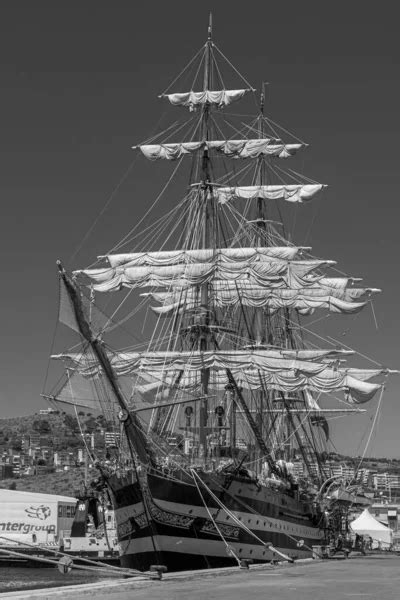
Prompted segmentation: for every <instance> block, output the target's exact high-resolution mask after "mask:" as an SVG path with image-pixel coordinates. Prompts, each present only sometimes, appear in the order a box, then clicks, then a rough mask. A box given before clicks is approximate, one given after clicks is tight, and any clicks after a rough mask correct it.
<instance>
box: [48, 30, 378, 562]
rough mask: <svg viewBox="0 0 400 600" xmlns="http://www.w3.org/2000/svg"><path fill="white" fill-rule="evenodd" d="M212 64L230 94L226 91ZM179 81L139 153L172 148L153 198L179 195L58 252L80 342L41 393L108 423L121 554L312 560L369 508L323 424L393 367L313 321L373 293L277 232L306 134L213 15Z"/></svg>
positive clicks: (152, 154)
mask: <svg viewBox="0 0 400 600" xmlns="http://www.w3.org/2000/svg"><path fill="white" fill-rule="evenodd" d="M224 69H226V70H227V71H229V77H231V78H233V77H234V78H236V81H238V82H239V87H238V84H237V83H236V88H234V89H227V88H226V86H225V83H224V77H225V75H224ZM189 75H190V76H191V77H192V79H191V81H189V80H188V77H189ZM183 80H185V81H189V84H188V88H187V89H189V91H187V92H179V93H177V92H176V91H175V90H172V91H171V90H170V89H167V90H166V91H165V92H164V93H163V94H162V95H161V100H162V101H163V102H167V103H168V102H169V103H170V104H172V105H173V106H174V107H178V108H177V109H176V110H178V111H180V112H179V115H178V120H177V121H174V122H173V124H172V125H170V126H168V127H167V128H165V129H164V130H163V131H162V132H160V133H158V134H157V135H156V136H155V137H153V138H152V139H150V140H147V141H146V142H145V143H142V144H139V145H137V146H134V151H135V152H137V153H138V154H139V156H140V155H143V157H144V158H145V159H149V160H151V161H159V160H166V161H175V168H174V169H173V172H172V174H171V173H169V175H168V181H167V184H165V185H164V187H163V190H162V192H163V193H165V192H166V190H169V189H173V190H174V194H175V195H176V197H178V195H179V194H181V195H182V200H181V201H179V202H178V203H177V204H176V205H174V207H173V208H172V210H170V211H169V212H167V213H166V214H165V215H163V216H162V217H161V218H160V217H159V218H158V219H155V221H154V222H153V224H152V225H151V226H148V227H144V225H139V226H138V227H137V228H136V231H133V233H132V235H128V236H126V237H125V238H124V239H123V240H122V242H121V243H120V244H119V245H118V246H117V247H116V248H115V249H114V251H112V252H110V253H108V254H107V255H106V256H101V257H99V258H98V262H97V263H96V264H95V265H93V266H91V267H90V268H87V269H83V270H77V271H74V272H73V274H72V275H69V274H68V273H67V272H66V270H65V269H64V268H63V266H62V265H61V264H60V263H59V272H60V286H61V292H60V314H59V317H60V321H61V322H62V323H64V324H65V325H67V326H69V327H70V328H71V329H72V330H73V331H74V332H77V333H78V334H79V340H80V342H79V346H78V347H77V345H76V344H75V345H74V346H71V347H70V348H69V349H68V350H66V351H63V352H62V353H60V354H54V355H53V358H55V359H57V360H60V361H63V364H64V366H65V369H64V366H63V369H64V378H63V380H62V381H61V383H60V384H59V385H58V386H57V387H56V388H55V389H54V390H52V391H51V393H50V394H47V396H48V397H49V399H50V400H51V401H52V402H56V403H57V404H58V405H62V406H63V407H66V406H67V407H70V410H72V411H75V414H76V416H77V417H78V416H79V413H78V412H77V411H78V410H81V409H82V407H83V408H84V409H90V410H91V411H98V412H99V413H101V414H102V415H103V422H104V423H105V424H106V426H107V428H108V429H109V430H110V431H111V430H112V431H113V432H114V440H115V441H116V446H117V450H115V451H114V453H113V455H112V456H108V457H107V460H102V459H101V460H100V459H98V460H97V461H96V465H97V467H98V470H99V474H100V477H99V485H102V486H104V487H105V488H106V489H107V490H108V494H109V497H110V498H111V501H112V504H113V507H114V510H115V516H116V522H117V530H118V538H119V542H120V548H121V562H122V565H123V566H125V567H135V568H138V569H141V570H146V569H148V568H149V567H150V565H152V564H159V565H165V566H166V567H168V568H169V569H171V570H178V569H186V568H202V567H213V566H222V565H234V564H237V563H238V564H244V563H246V561H249V560H253V561H254V562H260V561H270V560H272V559H274V558H277V557H282V556H283V557H284V558H287V559H289V560H294V559H296V558H304V557H308V556H311V553H312V548H313V546H318V545H321V544H323V543H324V542H325V540H326V538H327V535H329V534H330V533H332V532H334V531H338V530H340V528H341V527H343V523H344V522H345V515H346V506H349V505H350V504H354V503H357V502H359V503H362V502H363V498H362V497H361V496H357V494H356V491H355V490H356V489H357V488H356V487H355V486H352V487H348V485H347V484H346V482H343V481H336V480H335V479H334V478H332V477H330V473H329V471H328V469H327V467H326V464H325V463H324V461H323V453H324V449H325V448H326V440H327V438H328V433H329V429H328V428H329V424H328V419H329V417H330V416H332V415H335V416H336V414H337V413H346V412H364V411H363V410H362V409H361V408H360V406H359V405H360V404H363V403H364V402H367V401H369V400H371V399H372V398H373V397H374V396H375V395H376V394H377V393H379V394H382V393H383V382H382V379H381V380H380V381H379V379H378V380H374V381H371V380H372V379H374V378H377V377H379V376H384V375H387V373H388V372H389V371H388V370H387V369H385V368H383V367H382V368H373V369H371V368H357V367H350V366H348V365H347V360H348V358H349V356H350V355H352V354H353V352H352V350H350V349H349V348H348V347H339V346H337V345H333V344H332V343H331V342H329V343H325V342H323V341H322V343H321V340H322V338H320V339H318V338H313V339H310V335H309V330H308V329H307V322H308V321H307V318H308V317H309V315H312V314H314V313H315V312H316V311H322V314H323V315H324V314H327V315H329V314H330V313H339V314H341V315H352V314H354V313H356V312H358V311H360V310H361V309H362V308H363V307H365V306H366V305H367V304H368V303H369V302H370V299H371V296H372V295H373V294H375V293H377V292H379V291H380V290H377V289H374V288H366V287H363V286H362V285H361V284H360V280H359V279H355V278H352V277H347V276H343V275H342V274H340V276H338V275H337V272H335V271H334V265H335V263H334V261H331V260H323V259H319V258H315V257H314V256H313V255H312V253H311V248H310V247H305V246H296V245H294V244H293V243H292V241H291V240H290V239H289V236H288V234H287V230H286V228H285V223H284V218H283V213H284V210H286V209H285V205H286V206H287V207H288V209H289V210H291V209H293V208H294V207H296V206H297V205H299V204H302V203H306V202H309V201H310V200H311V199H312V198H313V197H314V196H316V195H317V194H319V193H323V188H324V187H325V186H324V185H322V184H320V183H318V182H315V181H312V180H310V179H308V178H306V177H305V176H302V175H300V174H299V173H298V172H296V171H294V170H292V169H290V168H284V167H283V166H282V165H283V164H284V163H285V161H286V159H289V158H291V157H293V156H294V155H295V154H297V153H298V152H301V151H303V150H304V148H305V146H306V144H305V143H304V142H302V141H301V140H298V139H297V138H295V137H294V136H293V135H292V134H289V132H288V131H287V130H285V129H283V128H281V127H280V126H279V125H278V124H276V123H275V122H274V121H272V120H271V119H270V118H269V117H268V116H266V115H265V114H264V103H265V99H264V93H263V90H262V93H261V94H260V95H259V96H257V93H256V91H255V89H254V88H253V87H252V86H251V85H250V84H249V83H248V82H247V81H246V79H244V78H243V77H242V76H241V75H240V73H239V72H238V70H237V69H236V68H235V67H233V65H231V63H230V62H229V60H228V59H227V58H226V57H225V55H224V54H223V53H222V51H221V50H219V48H218V47H217V45H216V44H215V43H214V41H213V39H212V28H211V22H210V25H209V30H208V39H207V41H206V43H205V45H204V46H202V48H201V49H200V50H199V52H198V53H197V54H196V55H195V56H194V58H193V59H192V60H191V61H190V63H189V64H188V65H187V67H186V68H185V69H184V70H183V72H182V74H181V77H180V78H179V77H178V78H177V79H176V80H175V83H176V85H183V84H182V81H183ZM232 87H233V86H232ZM178 89H179V88H178ZM181 89H182V88H181ZM183 89H184V88H183ZM247 95H254V98H255V100H256V105H257V114H256V115H255V116H254V117H253V118H251V119H250V120H246V121H244V117H243V116H242V115H240V114H239V115H237V114H236V113H232V112H230V107H231V105H232V104H233V103H235V102H237V101H239V100H240V99H242V98H244V97H245V96H247ZM235 119H236V121H235ZM237 121H238V124H235V123H237ZM281 134H283V138H284V139H282V138H281ZM175 136H181V137H175ZM179 139H181V140H183V141H178V140H179ZM143 157H142V158H139V160H143ZM186 167H189V183H188V185H187V188H186V191H182V189H181V188H182V186H181V181H182V180H181V179H179V178H177V177H176V175H177V171H178V169H180V170H182V169H184V168H186ZM176 180H177V181H178V183H177V184H175V181H176ZM140 196H143V202H144V208H145V209H146V210H147V208H148V206H149V204H150V203H149V200H148V199H147V198H145V193H144V192H143V191H142V192H141V193H140ZM160 198H161V194H160V196H159V197H157V198H156V201H155V202H154V203H153V204H154V205H156V204H157V203H158V201H159V199H160ZM105 298H106V300H105V301H104V299H105ZM110 298H111V300H110ZM105 303H106V304H107V311H106V310H105V308H104V304H105ZM149 308H150V309H151V315H152V316H150V315H149V310H148V309H149ZM344 318H346V317H344ZM132 323H133V326H134V332H135V333H134V334H133V335H134V339H135V340H137V337H138V335H139V334H140V329H141V328H142V325H143V323H145V325H144V329H145V330H150V326H151V331H150V335H149V340H148V341H147V342H145V343H144V342H137V341H136V343H135V344H134V345H132V343H131V344H130V345H129V346H127V345H125V346H124V347H123V348H122V349H116V348H117V347H118V346H117V344H118V343H120V342H118V339H119V337H118V336H119V335H121V338H122V337H123V335H125V333H126V329H127V328H128V327H129V325H130V324H132ZM139 323H140V326H139V325H138V324H139ZM118 332H122V333H120V334H119V333H118ZM135 336H136V338H135ZM115 340H116V341H115ZM316 342H320V343H316ZM321 346H322V347H321ZM338 394H340V395H341V396H342V397H341V398H340V401H341V404H340V405H339V407H336V408H332V407H331V406H328V407H325V408H324V406H325V405H324V399H325V398H329V397H332V396H334V397H336V398H337V395H338ZM328 404H329V403H328ZM343 406H345V407H344V408H343ZM88 451H89V452H92V451H91V449H90V448H88ZM295 462H296V464H299V463H301V464H302V465H303V467H304V473H298V472H295V471H294V463H295ZM347 483H349V482H347ZM353 483H354V482H353Z"/></svg>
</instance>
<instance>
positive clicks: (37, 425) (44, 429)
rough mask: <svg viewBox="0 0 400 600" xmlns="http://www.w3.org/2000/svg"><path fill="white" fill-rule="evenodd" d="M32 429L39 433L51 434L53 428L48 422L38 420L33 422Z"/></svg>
mask: <svg viewBox="0 0 400 600" xmlns="http://www.w3.org/2000/svg"><path fill="white" fill-rule="evenodd" d="M32 429H34V430H35V431H37V432H38V433H50V431H51V427H50V424H49V422H48V421H45V420H43V421H42V420H40V421H39V420H38V419H37V420H36V421H33V425H32Z"/></svg>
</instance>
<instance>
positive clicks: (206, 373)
mask: <svg viewBox="0 0 400 600" xmlns="http://www.w3.org/2000/svg"><path fill="white" fill-rule="evenodd" d="M211 47H212V14H211V13H210V17H209V24H208V38H207V42H206V48H205V65H204V78H203V90H204V91H205V92H206V91H208V90H209V89H210V86H211ZM209 114H210V105H209V103H208V102H206V103H205V104H204V106H203V114H202V131H201V134H202V140H203V141H204V142H206V141H207V140H208V139H209ZM201 182H202V186H201V188H202V201H203V232H202V247H203V249H206V248H209V247H210V231H209V229H210V228H209V222H210V208H209V197H210V194H212V188H211V186H210V185H209V182H210V159H209V156H208V148H207V146H205V147H204V149H203V155H202V157H201ZM200 293H201V305H200V339H199V350H200V351H203V352H204V351H205V350H207V349H208V337H209V302H208V284H207V283H204V284H203V285H202V286H201V292H200ZM209 378H210V370H209V369H202V372H201V380H202V395H203V400H201V403H200V412H199V443H200V453H202V454H203V456H204V460H206V457H207V429H206V427H207V421H208V399H207V395H208V381H209Z"/></svg>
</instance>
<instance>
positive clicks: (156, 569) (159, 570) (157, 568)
mask: <svg viewBox="0 0 400 600" xmlns="http://www.w3.org/2000/svg"><path fill="white" fill-rule="evenodd" d="M150 571H151V572H153V573H156V574H157V579H162V574H163V573H166V572H167V571H168V569H167V567H166V566H165V565H151V566H150Z"/></svg>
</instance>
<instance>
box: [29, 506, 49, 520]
mask: <svg viewBox="0 0 400 600" xmlns="http://www.w3.org/2000/svg"><path fill="white" fill-rule="evenodd" d="M25 512H26V513H27V514H28V516H29V517H31V519H39V520H40V521H45V520H46V519H48V518H49V517H50V515H51V510H50V507H49V506H45V505H44V504H41V505H40V506H30V507H29V508H26V509H25Z"/></svg>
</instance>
